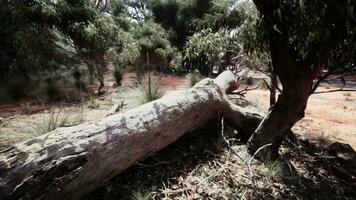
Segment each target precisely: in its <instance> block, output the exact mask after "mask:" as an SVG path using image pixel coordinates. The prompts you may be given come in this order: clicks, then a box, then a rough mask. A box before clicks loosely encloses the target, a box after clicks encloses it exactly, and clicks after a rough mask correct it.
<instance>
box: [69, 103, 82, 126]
mask: <svg viewBox="0 0 356 200" xmlns="http://www.w3.org/2000/svg"><path fill="white" fill-rule="evenodd" d="M84 121H85V117H84V104H83V103H82V104H80V107H79V113H78V114H77V115H76V116H75V117H74V118H73V119H72V120H71V126H75V125H78V124H81V123H83V122H84Z"/></svg>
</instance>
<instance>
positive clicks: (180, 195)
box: [0, 74, 356, 200]
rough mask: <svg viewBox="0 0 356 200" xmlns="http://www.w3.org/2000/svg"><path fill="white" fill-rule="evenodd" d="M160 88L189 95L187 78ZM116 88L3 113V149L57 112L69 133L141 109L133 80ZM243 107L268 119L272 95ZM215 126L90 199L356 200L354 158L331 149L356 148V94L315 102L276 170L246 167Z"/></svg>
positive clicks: (263, 93)
mask: <svg viewBox="0 0 356 200" xmlns="http://www.w3.org/2000/svg"><path fill="white" fill-rule="evenodd" d="M160 81H161V83H162V84H163V85H164V87H165V88H166V89H167V92H170V91H172V90H179V89H185V88H187V87H188V86H187V80H186V79H185V77H176V76H162V77H161V78H160ZM113 83H114V81H113V80H110V79H108V83H107V85H108V87H107V90H108V91H109V93H108V94H106V95H104V96H102V97H97V98H90V99H87V100H85V101H83V102H82V103H80V104H78V103H62V104H59V105H57V104H56V105H55V108H52V107H51V106H48V105H43V104H41V103H40V102H36V101H33V100H32V101H30V100H24V101H22V102H17V103H11V104H2V105H0V149H2V148H4V147H6V146H8V145H11V144H13V143H16V142H20V141H23V140H26V139H28V138H31V137H35V136H36V135H38V134H40V133H38V131H37V129H38V128H39V127H41V126H43V123H48V119H49V116H51V113H53V112H54V113H55V115H58V118H59V119H60V120H63V121H64V122H63V123H64V125H65V126H71V125H75V124H79V123H82V122H86V121H92V120H96V119H99V118H102V117H105V116H106V115H108V111H109V110H110V108H111V107H112V106H113V105H115V104H122V105H123V107H122V108H121V110H120V112H122V111H125V110H128V109H130V108H133V107H135V106H138V105H139V104H140V103H139V101H138V97H139V95H140V94H139V91H138V90H137V87H136V83H137V81H136V78H135V76H134V74H127V75H125V77H124V81H123V86H122V87H120V88H119V89H117V88H114V87H110V86H111V85H114V84H113ZM243 87H244V86H241V88H243ZM325 89H327V88H326V87H321V88H320V90H325ZM246 99H247V100H248V101H251V102H252V104H253V105H255V106H257V107H259V108H260V110H263V111H265V112H266V111H267V109H268V104H269V93H268V91H267V90H263V89H258V90H253V91H249V92H248V93H247V94H246ZM211 126H212V127H206V128H205V129H201V130H197V131H194V132H193V133H189V134H187V135H185V136H184V137H183V138H181V139H179V140H178V141H177V142H176V143H174V144H173V145H171V146H169V147H168V148H166V149H164V150H162V151H160V152H158V153H157V154H156V155H154V156H152V157H150V158H147V159H146V160H144V161H142V162H140V163H139V164H137V165H136V166H134V167H131V168H130V169H129V170H127V171H126V172H124V173H122V174H120V175H119V176H117V177H116V178H114V179H113V180H111V181H110V182H109V183H108V184H107V185H106V186H104V187H102V188H100V189H98V190H97V191H95V192H94V193H93V194H90V195H89V196H88V197H87V198H86V199H89V200H90V199H91V200H94V199H98V200H99V199H100V200H111V199H135V200H142V199H356V172H355V171H356V164H355V160H352V159H351V160H350V157H351V158H353V159H354V158H356V155H355V154H354V152H353V151H352V150H350V148H349V147H348V146H347V145H341V144H337V145H335V146H333V145H332V146H329V145H330V144H332V143H333V142H343V143H348V144H350V145H352V147H353V148H356V132H355V130H356V93H351V92H337V93H331V94H316V95H313V96H312V97H311V98H310V100H309V104H308V108H307V110H306V116H305V118H304V119H303V120H301V121H300V122H299V123H298V124H297V125H296V126H295V128H294V132H295V133H296V135H297V137H296V138H288V139H287V140H286V142H284V143H283V146H282V148H281V152H280V153H281V159H280V160H278V161H276V162H271V163H259V162H255V161H254V162H252V164H251V165H248V164H246V163H248V161H249V160H250V156H249V155H248V154H247V153H246V149H245V147H244V145H241V144H239V143H237V142H236V141H234V140H230V139H231V137H228V136H231V135H232V133H233V132H232V131H231V130H230V129H229V127H228V126H226V127H225V131H224V132H223V133H222V132H221V130H220V129H219V128H217V127H218V126H214V124H212V125H211ZM222 135H226V138H225V137H222ZM335 149H336V150H335ZM251 172H252V176H251ZM252 180H253V181H254V182H255V183H252Z"/></svg>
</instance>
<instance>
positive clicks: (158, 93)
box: [138, 73, 166, 103]
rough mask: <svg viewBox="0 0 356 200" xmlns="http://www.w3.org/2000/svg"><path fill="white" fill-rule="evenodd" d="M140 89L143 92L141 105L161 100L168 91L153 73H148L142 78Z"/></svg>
mask: <svg viewBox="0 0 356 200" xmlns="http://www.w3.org/2000/svg"><path fill="white" fill-rule="evenodd" d="M138 88H139V90H140V92H141V97H140V101H141V103H147V102H150V101H154V100H156V99H159V98H161V97H162V96H163V95H164V94H165V93H166V90H165V89H164V88H163V87H162V85H161V84H160V82H159V80H158V79H157V78H156V77H154V76H153V74H152V73H147V74H145V75H144V76H142V77H141V78H140V80H139V83H138Z"/></svg>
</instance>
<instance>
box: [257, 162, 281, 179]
mask: <svg viewBox="0 0 356 200" xmlns="http://www.w3.org/2000/svg"><path fill="white" fill-rule="evenodd" d="M257 170H258V172H259V174H260V175H262V176H263V177H264V178H266V179H267V180H269V181H281V180H282V178H283V176H284V170H283V163H282V162H280V161H273V162H267V163H265V164H262V165H261V166H260V167H259V168H258V169H257Z"/></svg>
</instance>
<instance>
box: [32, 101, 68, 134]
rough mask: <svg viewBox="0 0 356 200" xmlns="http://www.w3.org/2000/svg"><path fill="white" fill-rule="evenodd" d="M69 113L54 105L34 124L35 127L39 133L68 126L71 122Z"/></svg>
mask: <svg viewBox="0 0 356 200" xmlns="http://www.w3.org/2000/svg"><path fill="white" fill-rule="evenodd" d="M69 116H70V115H69V114H65V113H63V112H61V110H60V109H55V108H54V106H52V107H51V108H50V110H49V112H48V113H47V114H45V115H44V116H43V117H42V120H40V121H39V122H37V123H34V124H33V129H34V131H35V133H37V134H38V135H43V134H46V133H48V132H50V131H53V130H55V129H57V128H60V127H64V126H67V125H68V123H69V121H70V120H69Z"/></svg>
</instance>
